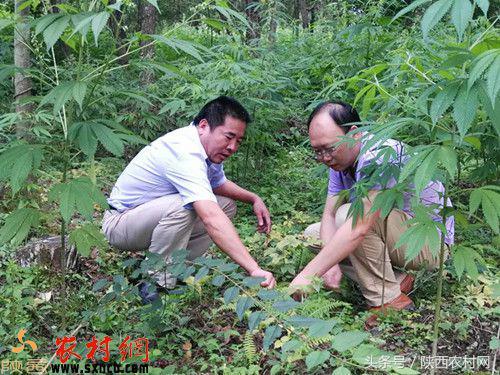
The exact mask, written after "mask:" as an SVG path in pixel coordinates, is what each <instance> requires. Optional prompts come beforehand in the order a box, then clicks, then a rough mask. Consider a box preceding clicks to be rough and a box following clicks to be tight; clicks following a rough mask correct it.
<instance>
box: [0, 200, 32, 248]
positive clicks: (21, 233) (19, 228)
mask: <svg viewBox="0 0 500 375" xmlns="http://www.w3.org/2000/svg"><path fill="white" fill-rule="evenodd" d="M39 222H40V213H39V212H38V211H37V210H35V209H33V208H19V209H17V210H15V211H14V212H12V213H10V214H9V216H7V218H6V219H5V224H4V226H3V227H2V228H1V229H0V243H6V242H8V241H11V242H12V244H14V245H18V244H20V243H21V242H22V241H23V240H24V239H25V238H26V237H27V236H28V233H29V231H30V229H31V228H32V227H36V226H37V225H38V224H39Z"/></svg>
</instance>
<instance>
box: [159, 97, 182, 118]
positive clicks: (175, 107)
mask: <svg viewBox="0 0 500 375" xmlns="http://www.w3.org/2000/svg"><path fill="white" fill-rule="evenodd" d="M184 108H186V102H185V101H184V100H182V99H174V100H170V101H168V102H167V104H165V105H164V106H163V107H162V108H161V109H160V112H158V114H159V115H161V114H163V113H165V112H167V111H168V112H169V113H170V115H174V114H176V113H177V112H179V111H180V110H182V109H184Z"/></svg>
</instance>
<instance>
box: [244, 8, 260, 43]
mask: <svg viewBox="0 0 500 375" xmlns="http://www.w3.org/2000/svg"><path fill="white" fill-rule="evenodd" d="M256 4H258V2H256V1H252V0H245V13H246V15H247V20H248V24H249V25H250V28H248V29H247V33H246V38H247V40H252V39H260V27H259V25H260V14H259V12H258V11H257V10H256V9H255V7H254V5H256Z"/></svg>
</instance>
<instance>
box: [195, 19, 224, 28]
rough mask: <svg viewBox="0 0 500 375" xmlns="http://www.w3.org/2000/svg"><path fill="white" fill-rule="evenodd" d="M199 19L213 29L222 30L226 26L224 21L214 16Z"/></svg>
mask: <svg viewBox="0 0 500 375" xmlns="http://www.w3.org/2000/svg"><path fill="white" fill-rule="evenodd" d="M201 21H202V22H203V23H204V24H206V25H208V26H210V27H211V28H213V29H215V30H224V29H225V28H226V26H227V25H226V24H225V23H223V22H221V21H220V20H218V19H215V18H203V19H202V20H201Z"/></svg>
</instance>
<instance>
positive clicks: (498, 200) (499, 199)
mask: <svg viewBox="0 0 500 375" xmlns="http://www.w3.org/2000/svg"><path fill="white" fill-rule="evenodd" d="M499 191H500V188H498V187H497V186H494V185H487V186H483V187H481V188H478V189H475V190H473V191H472V193H471V195H470V199H469V212H470V213H471V214H473V213H474V212H476V211H477V209H478V208H479V204H481V207H482V209H483V214H484V218H485V220H486V223H488V225H489V226H490V227H491V229H493V231H494V232H495V233H496V234H498V233H499V215H500V194H499Z"/></svg>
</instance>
